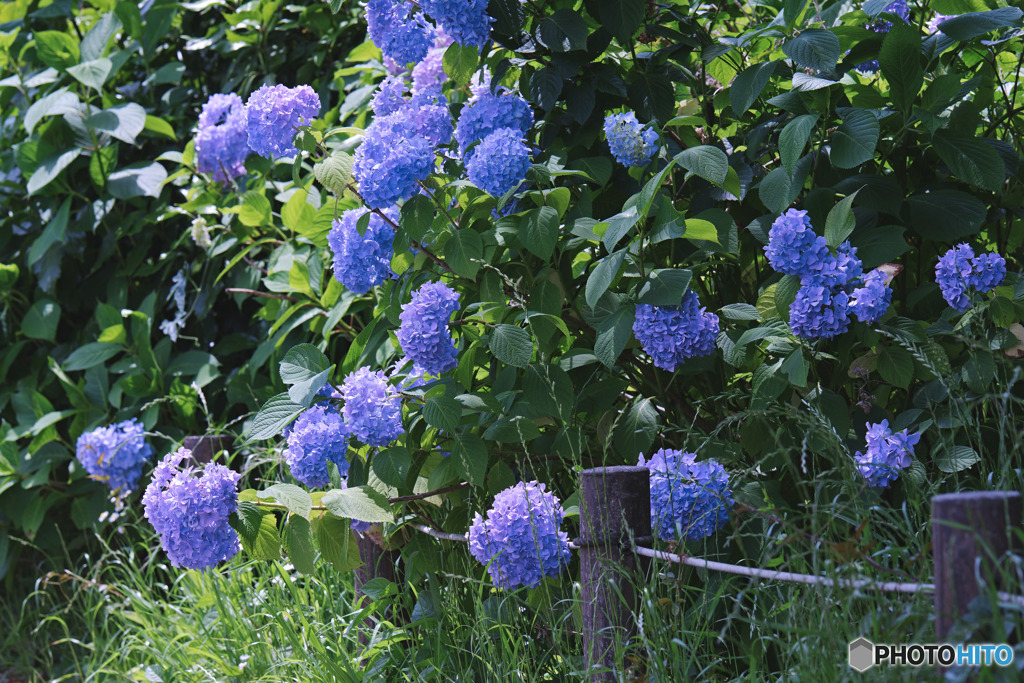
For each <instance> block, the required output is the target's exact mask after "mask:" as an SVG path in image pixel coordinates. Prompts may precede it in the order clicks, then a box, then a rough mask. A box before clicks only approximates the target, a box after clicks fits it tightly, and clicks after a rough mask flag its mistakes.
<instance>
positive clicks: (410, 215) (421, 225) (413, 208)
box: [400, 194, 434, 242]
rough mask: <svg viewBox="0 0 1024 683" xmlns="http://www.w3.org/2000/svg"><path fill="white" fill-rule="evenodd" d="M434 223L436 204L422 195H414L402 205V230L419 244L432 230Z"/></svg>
mask: <svg viewBox="0 0 1024 683" xmlns="http://www.w3.org/2000/svg"><path fill="white" fill-rule="evenodd" d="M433 221H434V203H433V202H432V201H430V200H429V199H428V198H426V197H424V196H423V195H421V194H417V195H413V196H412V197H410V198H409V199H408V200H406V202H405V204H403V205H402V217H401V223H400V225H401V226H402V230H405V234H407V235H408V236H409V239H413V240H416V241H417V242H418V241H420V240H422V239H423V236H424V235H426V234H427V231H429V230H430V224H431V223H432V222H433Z"/></svg>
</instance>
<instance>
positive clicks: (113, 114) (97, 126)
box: [85, 102, 146, 145]
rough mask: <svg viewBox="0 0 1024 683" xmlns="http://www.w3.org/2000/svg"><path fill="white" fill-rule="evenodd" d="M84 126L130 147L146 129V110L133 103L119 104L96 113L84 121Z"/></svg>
mask: <svg viewBox="0 0 1024 683" xmlns="http://www.w3.org/2000/svg"><path fill="white" fill-rule="evenodd" d="M85 125H86V126H88V127H89V128H92V129H93V130H95V131H97V132H100V133H106V134H107V135H110V136H111V137H114V138H117V139H118V140H121V141H122V142H126V143H128V144H129V145H130V144H133V143H134V142H135V138H137V137H138V136H139V133H141V132H142V129H143V128H145V127H146V110H145V109H143V108H142V106H141V105H138V104H135V103H134V102H129V103H127V104H119V105H116V106H114V107H110V108H108V109H104V110H103V111H98V112H96V113H95V114H93V115H92V116H90V117H88V118H87V119H86V120H85Z"/></svg>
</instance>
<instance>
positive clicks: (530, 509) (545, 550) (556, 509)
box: [469, 481, 570, 589]
mask: <svg viewBox="0 0 1024 683" xmlns="http://www.w3.org/2000/svg"><path fill="white" fill-rule="evenodd" d="M563 516H564V512H563V510H562V503H561V501H559V500H558V498H557V497H555V495H554V494H552V493H549V492H547V491H546V490H545V487H544V484H538V483H537V482H536V481H531V482H519V483H518V484H516V485H515V486H513V487H511V488H507V489H505V490H504V491H502V492H501V493H499V494H498V495H496V496H495V497H494V504H493V505H492V506H491V509H490V510H488V511H487V516H486V517H481V516H480V513H477V514H476V517H474V518H473V524H472V525H471V526H470V527H469V552H470V554H471V555H473V557H475V558H476V559H477V560H478V561H479V562H480V563H481V564H484V565H487V572H488V573H489V574H490V575H491V580H492V581H494V585H495V586H497V587H498V588H505V589H513V588H518V587H519V586H526V587H527V588H534V587H535V586H537V585H539V584H540V582H541V580H542V579H543V578H544V577H545V576H557V575H558V574H559V573H560V572H561V571H562V569H564V568H565V567H566V565H568V563H569V557H570V553H569V537H568V535H567V534H566V533H565V532H564V531H561V530H560V529H559V527H561V525H562V517H563Z"/></svg>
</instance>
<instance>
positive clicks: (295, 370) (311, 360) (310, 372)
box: [280, 344, 330, 388]
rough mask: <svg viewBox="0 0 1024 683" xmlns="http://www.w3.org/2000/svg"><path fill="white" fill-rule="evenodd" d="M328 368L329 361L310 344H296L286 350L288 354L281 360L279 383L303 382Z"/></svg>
mask: <svg viewBox="0 0 1024 683" xmlns="http://www.w3.org/2000/svg"><path fill="white" fill-rule="evenodd" d="M329 366H330V361H328V360H327V356H325V355H324V354H323V352H322V351H320V349H318V348H317V347H315V346H313V345H312V344H296V345H295V346H293V347H292V348H290V349H288V353H286V354H285V355H284V358H283V359H282V360H281V364H280V373H281V381H282V382H284V383H285V384H295V383H296V382H305V381H307V380H309V379H310V378H312V377H315V376H316V375H319V374H320V373H321V372H323V371H324V370H326V369H327V368H328V367H329ZM321 386H323V385H321ZM318 388H319V387H318Z"/></svg>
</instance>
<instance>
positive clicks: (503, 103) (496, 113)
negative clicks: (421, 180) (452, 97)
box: [455, 92, 533, 165]
mask: <svg viewBox="0 0 1024 683" xmlns="http://www.w3.org/2000/svg"><path fill="white" fill-rule="evenodd" d="M532 125H533V111H532V110H531V109H530V105H529V104H527V102H526V100H524V99H523V98H522V97H520V96H519V95H515V94H512V93H501V94H499V95H492V94H490V93H489V92H488V93H486V94H484V95H481V96H480V97H477V98H475V99H474V100H472V101H470V103H469V104H468V105H466V107H465V108H464V109H463V110H462V114H461V115H460V116H459V125H458V126H456V128H455V140H456V141H457V142H458V143H459V151H460V152H461V153H462V161H463V163H465V164H466V165H468V164H469V162H470V160H471V159H472V156H473V152H474V151H475V148H474V149H473V150H471V149H469V147H470V145H472V144H473V143H474V142H477V141H480V140H483V139H484V138H486V137H487V136H488V135H490V134H491V133H493V132H494V131H496V130H499V129H501V128H513V129H515V130H518V131H519V132H520V133H522V134H523V135H526V131H528V130H530V126H532Z"/></svg>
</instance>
